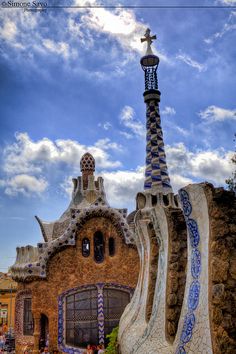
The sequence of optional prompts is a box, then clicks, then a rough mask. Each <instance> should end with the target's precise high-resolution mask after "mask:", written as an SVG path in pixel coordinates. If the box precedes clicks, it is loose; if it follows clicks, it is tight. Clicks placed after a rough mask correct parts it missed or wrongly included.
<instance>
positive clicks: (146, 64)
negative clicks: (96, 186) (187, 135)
mask: <svg viewBox="0 0 236 354" xmlns="http://www.w3.org/2000/svg"><path fill="white" fill-rule="evenodd" d="M153 39H156V36H155V35H154V36H151V35H150V29H149V28H148V29H147V31H146V33H145V35H144V38H142V39H141V42H144V41H146V42H147V51H146V54H145V56H143V57H142V58H141V60H140V63H141V66H142V69H143V70H144V73H145V91H144V94H143V96H144V102H145V103H146V117H147V120H146V127H147V135H146V136H147V145H146V170H145V182H144V189H145V190H150V192H152V193H159V192H160V193H163V194H169V193H172V187H171V184H170V178H169V175H168V170H167V164H166V155H165V148H164V141H163V133H162V128H161V118H160V113H159V102H160V95H161V93H160V91H159V90H158V80H157V68H158V64H159V58H158V56H156V55H154V54H153V52H152V48H151V44H152V42H153Z"/></svg>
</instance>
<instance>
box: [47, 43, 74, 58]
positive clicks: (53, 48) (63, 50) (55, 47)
mask: <svg viewBox="0 0 236 354" xmlns="http://www.w3.org/2000/svg"><path fill="white" fill-rule="evenodd" d="M43 45H44V47H45V48H46V49H47V50H48V51H49V52H52V53H54V54H58V55H61V56H62V57H63V58H64V59H68V58H69V57H70V49H69V45H68V44H67V43H65V42H58V43H56V42H55V41H53V40H51V39H43Z"/></svg>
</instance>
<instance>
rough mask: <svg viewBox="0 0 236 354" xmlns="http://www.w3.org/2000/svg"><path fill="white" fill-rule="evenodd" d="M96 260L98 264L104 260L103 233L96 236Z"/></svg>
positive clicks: (98, 232)
mask: <svg viewBox="0 0 236 354" xmlns="http://www.w3.org/2000/svg"><path fill="white" fill-rule="evenodd" d="M94 259H95V261H96V262H98V263H101V262H103V260H104V238H103V234H102V232H101V231H96V232H95V234H94Z"/></svg>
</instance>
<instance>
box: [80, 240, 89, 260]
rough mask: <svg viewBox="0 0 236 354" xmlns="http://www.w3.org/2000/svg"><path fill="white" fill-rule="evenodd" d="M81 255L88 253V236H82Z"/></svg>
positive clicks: (85, 255)
mask: <svg viewBox="0 0 236 354" xmlns="http://www.w3.org/2000/svg"><path fill="white" fill-rule="evenodd" d="M82 255H83V256H84V257H88V256H89V255H90V242H89V239H88V238H83V241H82Z"/></svg>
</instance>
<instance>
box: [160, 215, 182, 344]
mask: <svg viewBox="0 0 236 354" xmlns="http://www.w3.org/2000/svg"><path fill="white" fill-rule="evenodd" d="M165 213H166V217H167V219H168V227H169V232H168V234H169V252H168V253H169V256H168V273H167V274H168V275H167V292H166V335H167V338H168V340H170V341H171V342H173V340H174V337H175V335H176V332H177V328H178V323H179V317H180V312H181V309H182V304H183V298H184V290H185V283H186V265H187V228H186V223H185V220H184V215H183V212H182V210H180V209H177V208H166V209H165Z"/></svg>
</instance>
